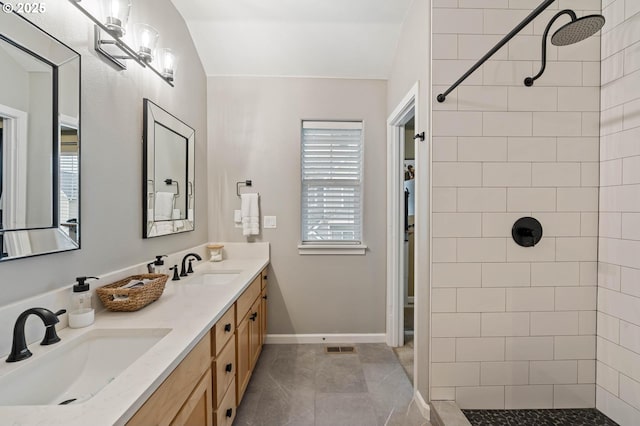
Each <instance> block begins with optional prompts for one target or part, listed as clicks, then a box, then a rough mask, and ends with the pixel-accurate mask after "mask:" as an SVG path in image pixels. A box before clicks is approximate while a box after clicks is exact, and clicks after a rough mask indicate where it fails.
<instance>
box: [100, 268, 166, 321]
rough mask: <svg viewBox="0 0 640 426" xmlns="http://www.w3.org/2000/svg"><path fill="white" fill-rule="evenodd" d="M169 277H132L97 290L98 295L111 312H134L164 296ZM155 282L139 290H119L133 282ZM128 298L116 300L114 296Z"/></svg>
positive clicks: (161, 275)
mask: <svg viewBox="0 0 640 426" xmlns="http://www.w3.org/2000/svg"><path fill="white" fill-rule="evenodd" d="M168 278H169V276H168V275H164V274H142V275H132V276H130V277H127V278H124V279H122V280H120V281H116V282H115V283H112V284H108V285H105V286H104V287H100V288H97V289H96V293H97V294H98V297H99V298H100V301H101V302H102V304H103V305H104V306H105V307H106V308H107V309H108V310H110V311H118V312H133V311H137V310H138V309H142V308H144V307H145V306H147V305H148V304H149V303H151V302H155V301H156V300H158V298H159V297H160V296H161V295H162V292H163V291H164V285H165V284H166V283H167V279H168ZM148 279H151V280H153V281H151V282H149V283H147V284H145V285H143V286H142V287H138V288H119V287H122V286H123V285H125V284H127V283H129V282H130V281H131V280H148ZM116 295H117V296H127V297H128V299H126V300H124V299H121V300H114V296H116Z"/></svg>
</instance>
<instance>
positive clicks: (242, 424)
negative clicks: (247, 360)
mask: <svg viewBox="0 0 640 426" xmlns="http://www.w3.org/2000/svg"><path fill="white" fill-rule="evenodd" d="M355 346H356V350H357V353H355V354H326V353H325V351H324V345H265V346H264V348H263V349H262V354H261V355H260V359H259V360H258V365H257V366H256V368H255V370H254V372H253V376H252V378H251V381H250V383H249V386H248V388H247V391H246V393H245V395H244V398H243V400H242V404H240V407H238V414H237V416H236V420H235V422H234V426H421V425H425V426H427V425H430V424H429V423H428V422H427V421H426V420H425V419H424V418H422V416H421V415H420V412H419V411H418V409H417V407H416V406H415V403H413V402H412V396H413V388H412V386H411V383H410V382H409V379H408V378H407V376H406V375H405V373H404V371H403V368H402V366H401V365H400V362H399V361H398V358H397V357H396V356H395V355H394V353H393V351H392V350H391V348H389V347H387V346H386V345H384V344H359V345H355Z"/></svg>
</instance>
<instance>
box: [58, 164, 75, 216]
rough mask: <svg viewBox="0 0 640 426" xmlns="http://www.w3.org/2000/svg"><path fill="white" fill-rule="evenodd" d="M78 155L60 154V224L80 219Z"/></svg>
mask: <svg viewBox="0 0 640 426" xmlns="http://www.w3.org/2000/svg"><path fill="white" fill-rule="evenodd" d="M78 175H79V170H78V154H77V152H76V153H71V152H62V153H61V154H60V222H63V223H64V222H67V221H68V220H69V219H77V218H78Z"/></svg>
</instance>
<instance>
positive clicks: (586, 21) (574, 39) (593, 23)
mask: <svg viewBox="0 0 640 426" xmlns="http://www.w3.org/2000/svg"><path fill="white" fill-rule="evenodd" d="M564 15H569V17H570V18H571V22H569V23H568V24H565V25H563V26H561V27H560V28H559V29H558V31H556V32H555V33H554V34H553V36H551V44H553V45H555V46H569V45H571V44H575V43H578V42H580V41H582V40H584V39H587V38H589V37H591V36H592V35H594V34H595V33H597V32H598V31H600V29H601V28H602V27H603V26H604V23H605V19H604V16H602V15H587V16H583V17H582V18H578V16H577V15H576V13H575V12H574V11H573V10H571V9H565V10H562V11H560V12H558V13H557V14H556V15H555V16H554V17H553V18H551V20H550V21H549V23H548V24H547V28H546V29H545V30H544V35H543V36H542V66H541V67H540V71H538V74H536V75H534V76H533V77H527V78H525V79H524V85H525V86H527V87H530V86H533V82H534V81H536V80H537V79H538V78H540V76H541V75H542V74H543V73H544V70H545V68H546V66H547V37H548V36H549V31H550V30H551V26H552V25H553V24H554V23H555V22H556V21H557V20H558V18H560V17H561V16H564Z"/></svg>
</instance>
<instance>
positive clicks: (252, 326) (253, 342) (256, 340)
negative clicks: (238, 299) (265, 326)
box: [249, 297, 262, 370]
mask: <svg viewBox="0 0 640 426" xmlns="http://www.w3.org/2000/svg"><path fill="white" fill-rule="evenodd" d="M261 332H262V298H260V297H258V298H257V299H256V301H255V302H254V303H253V306H251V310H250V311H249V336H250V337H249V351H250V354H251V356H250V361H251V363H250V364H249V365H250V368H251V370H253V367H255V365H256V362H257V361H258V356H259V355H260V350H261V349H262V342H261V339H260V334H261Z"/></svg>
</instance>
